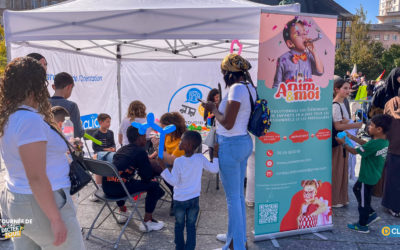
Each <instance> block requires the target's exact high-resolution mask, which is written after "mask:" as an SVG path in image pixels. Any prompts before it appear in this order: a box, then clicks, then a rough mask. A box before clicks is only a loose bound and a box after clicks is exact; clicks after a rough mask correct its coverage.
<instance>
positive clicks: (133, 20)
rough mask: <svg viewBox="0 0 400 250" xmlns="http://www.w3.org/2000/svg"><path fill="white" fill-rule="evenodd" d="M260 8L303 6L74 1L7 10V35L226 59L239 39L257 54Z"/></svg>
mask: <svg viewBox="0 0 400 250" xmlns="http://www.w3.org/2000/svg"><path fill="white" fill-rule="evenodd" d="M261 9H269V10H272V11H291V12H298V11H299V10H300V6H299V5H298V4H294V5H287V6H268V5H261V4H257V3H253V2H249V1H245V0H73V1H67V2H63V3H60V4H56V5H53V6H49V7H45V8H39V9H34V10H29V11H8V10H7V11H5V13H4V23H5V37H6V41H7V43H20V44H21V43H22V44H25V45H26V44H28V45H29V46H40V47H47V48H57V49H65V50H70V51H78V52H80V53H82V52H83V53H87V54H92V55H97V56H103V57H110V58H116V56H117V54H120V55H121V56H122V58H132V59H155V58H158V59H174V58H177V57H180V56H182V57H181V58H199V57H201V58H208V59H209V58H221V55H223V54H226V51H227V50H228V51H229V48H230V40H231V39H240V41H241V42H243V43H244V44H245V45H244V48H243V53H244V54H243V55H245V54H246V53H249V55H248V56H250V57H252V58H256V57H257V52H258V47H257V46H258V36H259V22H260V11H261ZM251 40H252V41H251ZM117 45H119V46H118V47H119V50H118V52H117V48H116V46H117ZM220 54H221V55H220ZM254 54H255V56H254ZM251 55H252V56H251Z"/></svg>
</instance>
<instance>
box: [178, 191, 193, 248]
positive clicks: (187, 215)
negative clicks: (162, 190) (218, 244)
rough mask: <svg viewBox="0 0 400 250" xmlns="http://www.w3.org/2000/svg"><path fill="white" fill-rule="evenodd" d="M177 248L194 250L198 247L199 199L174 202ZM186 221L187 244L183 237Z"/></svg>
mask: <svg viewBox="0 0 400 250" xmlns="http://www.w3.org/2000/svg"><path fill="white" fill-rule="evenodd" d="M174 209H175V246H176V250H194V249H195V247H196V221H197V216H198V215H199V197H196V198H193V199H190V200H187V201H177V200H174ZM185 221H186V244H185V240H184V237H183V229H185Z"/></svg>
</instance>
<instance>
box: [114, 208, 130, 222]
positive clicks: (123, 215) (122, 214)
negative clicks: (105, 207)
mask: <svg viewBox="0 0 400 250" xmlns="http://www.w3.org/2000/svg"><path fill="white" fill-rule="evenodd" d="M116 216H117V221H118V224H125V222H126V221H127V220H128V216H129V213H128V210H126V211H125V212H123V211H121V210H119V211H118V214H116Z"/></svg>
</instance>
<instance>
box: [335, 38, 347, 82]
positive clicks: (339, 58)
mask: <svg viewBox="0 0 400 250" xmlns="http://www.w3.org/2000/svg"><path fill="white" fill-rule="evenodd" d="M349 52H350V51H349V45H348V44H347V43H346V42H344V41H342V42H341V43H340V47H339V48H338V49H337V50H336V54H335V75H338V76H341V77H343V76H344V75H345V74H346V71H348V70H350V69H351V65H350V59H349V56H350V53H349Z"/></svg>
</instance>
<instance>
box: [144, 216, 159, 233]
mask: <svg viewBox="0 0 400 250" xmlns="http://www.w3.org/2000/svg"><path fill="white" fill-rule="evenodd" d="M145 224H146V226H147V230H146V227H145V226H144V225H143V223H140V225H139V230H140V231H142V232H144V233H145V232H150V231H153V230H154V231H158V230H161V229H162V228H163V227H164V222H162V221H156V220H154V219H152V220H149V221H146V222H145Z"/></svg>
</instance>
